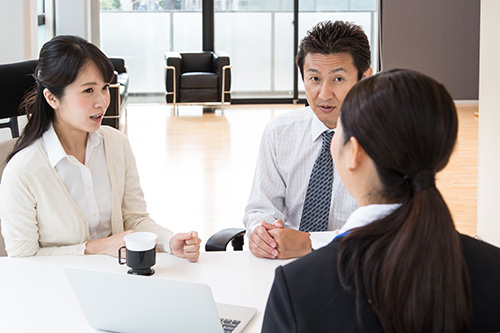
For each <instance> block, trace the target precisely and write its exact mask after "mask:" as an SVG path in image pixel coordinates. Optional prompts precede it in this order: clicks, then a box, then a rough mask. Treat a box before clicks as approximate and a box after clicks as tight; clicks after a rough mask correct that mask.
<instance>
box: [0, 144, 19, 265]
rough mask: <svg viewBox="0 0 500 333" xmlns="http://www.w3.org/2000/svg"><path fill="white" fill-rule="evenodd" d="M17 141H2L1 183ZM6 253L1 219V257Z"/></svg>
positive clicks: (0, 153) (0, 160) (0, 146)
mask: <svg viewBox="0 0 500 333" xmlns="http://www.w3.org/2000/svg"><path fill="white" fill-rule="evenodd" d="M16 141H17V139H9V140H7V141H2V142H0V183H1V182H2V173H3V169H4V168H5V164H6V163H5V160H6V159H7V156H8V155H9V154H10V153H11V151H12V149H13V148H14V144H15V143H16ZM6 255H7V252H6V251H5V243H4V240H3V236H2V221H1V220H0V257H5V256H6Z"/></svg>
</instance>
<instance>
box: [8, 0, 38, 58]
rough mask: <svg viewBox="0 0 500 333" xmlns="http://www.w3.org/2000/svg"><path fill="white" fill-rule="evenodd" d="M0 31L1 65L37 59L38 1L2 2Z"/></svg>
mask: <svg viewBox="0 0 500 333" xmlns="http://www.w3.org/2000/svg"><path fill="white" fill-rule="evenodd" d="M0 30H1V31H2V33H1V34H0V45H1V46H2V51H1V52H0V63H9V62H17V61H23V60H28V59H35V58H37V57H38V45H37V43H38V20H37V0H1V1H0Z"/></svg>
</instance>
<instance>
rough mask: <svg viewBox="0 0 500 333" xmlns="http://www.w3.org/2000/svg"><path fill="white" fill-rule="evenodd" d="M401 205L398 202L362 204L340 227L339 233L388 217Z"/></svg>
mask: <svg viewBox="0 0 500 333" xmlns="http://www.w3.org/2000/svg"><path fill="white" fill-rule="evenodd" d="M400 206H401V204H400V203H396V204H376V205H367V206H362V207H359V208H358V209H356V210H355V211H354V212H352V214H351V215H350V216H349V218H348V219H347V222H346V223H345V224H344V225H343V226H342V228H340V230H339V233H344V232H346V231H348V230H351V229H354V228H360V227H364V226H365V225H367V224H370V223H372V222H374V221H376V220H379V219H381V218H384V217H386V216H387V215H389V214H391V213H392V212H393V211H394V210H396V209H397V208H399V207H400Z"/></svg>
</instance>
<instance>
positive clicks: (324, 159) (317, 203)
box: [299, 131, 333, 232]
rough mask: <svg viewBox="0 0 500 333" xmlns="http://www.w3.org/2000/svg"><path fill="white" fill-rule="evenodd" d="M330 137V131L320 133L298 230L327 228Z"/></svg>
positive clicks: (331, 135)
mask: <svg viewBox="0 0 500 333" xmlns="http://www.w3.org/2000/svg"><path fill="white" fill-rule="evenodd" d="M332 137H333V132H332V131H330V132H327V131H325V132H323V134H322V139H323V142H322V145H321V152H320V154H319V157H318V159H317V160H316V162H314V166H313V169H312V172H311V178H310V179H309V185H308V186H307V192H306V199H305V201H304V209H303V210H302V218H301V220H300V228H299V230H300V231H306V232H312V231H325V230H326V229H327V228H328V217H329V215H330V201H331V198H332V186H333V161H332V156H331V155H330V143H331V141H332Z"/></svg>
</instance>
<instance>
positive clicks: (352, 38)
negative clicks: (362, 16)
mask: <svg viewBox="0 0 500 333" xmlns="http://www.w3.org/2000/svg"><path fill="white" fill-rule="evenodd" d="M309 53H320V54H324V55H328V54H335V53H349V54H350V55H351V57H352V61H353V63H354V66H355V67H356V69H357V70H358V80H360V79H361V78H362V77H363V73H364V72H366V71H367V70H368V69H369V68H370V63H371V53H370V43H369V42H368V37H367V36H366V34H365V32H364V31H363V29H362V28H361V27H360V26H359V25H356V24H353V23H350V22H343V21H335V22H332V21H323V22H320V23H318V24H316V25H315V26H314V27H313V28H312V29H310V30H309V31H307V34H306V36H305V37H304V38H303V39H302V40H301V41H300V45H299V50H298V52H297V56H296V57H295V63H296V64H297V66H298V67H299V69H300V74H301V75H302V79H304V58H305V57H306V55H307V54H309Z"/></svg>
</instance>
